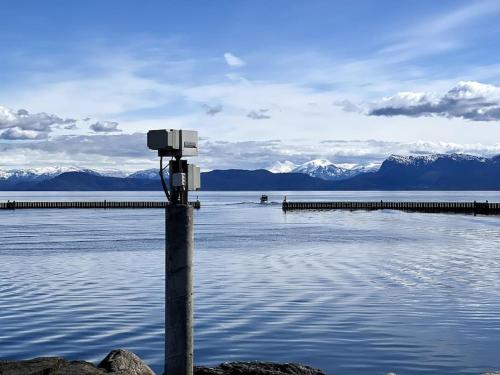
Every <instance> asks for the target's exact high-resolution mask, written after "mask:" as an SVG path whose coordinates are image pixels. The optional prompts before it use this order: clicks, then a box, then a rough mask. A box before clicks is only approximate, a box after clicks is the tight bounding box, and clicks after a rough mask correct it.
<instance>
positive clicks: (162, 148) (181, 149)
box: [148, 129, 198, 157]
mask: <svg viewBox="0 0 500 375" xmlns="http://www.w3.org/2000/svg"><path fill="white" fill-rule="evenodd" d="M148 147H149V148H150V149H151V150H156V151H158V155H159V156H174V157H185V156H197V155H198V132H197V131H195V130H176V129H159V130H150V131H149V132H148Z"/></svg>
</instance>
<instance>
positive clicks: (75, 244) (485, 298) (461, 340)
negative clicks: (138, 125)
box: [0, 192, 500, 375]
mask: <svg viewBox="0 0 500 375" xmlns="http://www.w3.org/2000/svg"><path fill="white" fill-rule="evenodd" d="M48 194H49V197H48V198H47V195H48ZM285 194H286V195H287V196H288V199H289V200H293V199H295V200H299V199H302V200H306V199H307V200H311V199H317V200H322V199H325V200H327V199H328V200H333V199H359V200H364V199H375V200H380V199H386V200H389V199H400V200H431V199H432V200H451V199H453V200H474V199H477V200H486V199H488V200H489V201H490V202H492V201H500V193H483V192H477V193H464V192H460V193H453V192H443V193H432V192H424V193H416V192H404V193H403V192H402V193H398V192H388V193H376V192H370V193H358V192H356V193H342V192H335V193H269V197H270V200H271V201H273V203H271V204H269V205H260V204H256V203H255V202H257V201H258V199H259V196H260V192H253V193H241V192H233V193H202V194H199V195H200V200H201V201H202V203H203V208H202V209H201V210H200V211H198V212H197V213H196V228H195V230H196V257H195V263H196V264H195V272H196V274H195V277H196V293H195V300H196V310H195V319H196V327H195V341H196V342H195V345H196V352H195V356H196V359H195V361H196V363H198V364H216V363H219V362H222V361H230V360H273V361H299V362H305V363H308V364H311V365H313V366H317V367H321V368H323V369H325V370H326V371H327V372H328V373H329V374H343V375H345V374H383V373H384V372H386V371H389V370H391V371H395V372H396V373H397V374H398V375H400V374H474V373H479V372H481V371H483V370H486V369H489V368H500V357H499V356H498V348H499V347H500V314H499V313H498V311H499V310H500V292H499V290H500V247H499V244H500V217H482V216H476V217H474V216H466V215H444V214H419V213H404V212H396V211H377V212H364V211H356V212H347V211H325V212H289V213H287V214H284V213H283V212H282V211H281V207H280V205H279V202H281V200H282V198H283V195H285ZM7 199H11V200H12V199H16V200H29V199H32V200H41V199H61V200H62V199H64V200H70V199H75V200H96V199H99V200H104V199H108V200H111V199H117V200H119V199H123V200H131V199H137V200H149V199H162V197H161V195H160V194H159V193H158V194H157V193H5V192H0V201H4V200H7ZM163 228H164V223H163V211H162V210H107V211H106V210H60V211H58V210H35V211H22V210H18V211H15V212H10V211H4V212H0V234H1V238H0V357H1V358H31V357H35V356H48V355H64V356H66V357H68V358H75V359H76V358H79V359H86V360H90V361H99V360H100V359H102V357H104V355H105V354H107V352H108V351H109V350H111V349H113V348H118V347H120V348H128V349H130V350H132V351H134V352H136V353H137V354H139V356H141V357H142V358H143V359H145V360H146V361H147V362H148V363H150V364H151V365H152V367H153V368H154V369H155V370H156V371H157V372H160V371H161V369H162V361H163V316H164V312H163V301H164V296H163V285H164V250H163V249H164V244H163Z"/></svg>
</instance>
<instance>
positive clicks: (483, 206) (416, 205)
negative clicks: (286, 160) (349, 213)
mask: <svg viewBox="0 0 500 375" xmlns="http://www.w3.org/2000/svg"><path fill="white" fill-rule="evenodd" d="M282 208H283V211H292V210H368V211H369V210H401V211H413V212H431V213H432V212H434V213H464V214H481V215H499V214H500V203H489V202H475V201H474V202H386V201H375V202H357V201H337V202H287V201H284V202H283V205H282Z"/></svg>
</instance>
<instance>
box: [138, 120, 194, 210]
mask: <svg viewBox="0 0 500 375" xmlns="http://www.w3.org/2000/svg"><path fill="white" fill-rule="evenodd" d="M148 147H149V148H150V149H151V150H155V151H158V156H159V157H160V178H161V184H162V187H163V190H164V191H165V195H166V196H167V199H168V200H169V201H170V202H171V203H173V204H177V203H181V204H187V202H188V191H193V190H199V189H200V180H201V178H200V167H198V166H196V165H188V163H187V161H186V160H182V158H183V157H185V156H197V155H198V132H197V131H195V130H176V129H159V130H150V131H149V132H148ZM164 157H171V158H172V160H170V162H169V184H170V189H168V188H167V184H166V182H165V178H164V176H163V170H164V167H163V158H164ZM165 168H166V167H165Z"/></svg>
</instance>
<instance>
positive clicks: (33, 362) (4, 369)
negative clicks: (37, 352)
mask: <svg viewBox="0 0 500 375" xmlns="http://www.w3.org/2000/svg"><path fill="white" fill-rule="evenodd" d="M105 374H106V371H104V370H101V369H98V368H96V367H95V366H94V365H93V364H91V363H89V362H84V361H66V360H65V359H64V358H58V357H41V358H35V359H30V360H28V361H0V375H105Z"/></svg>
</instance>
